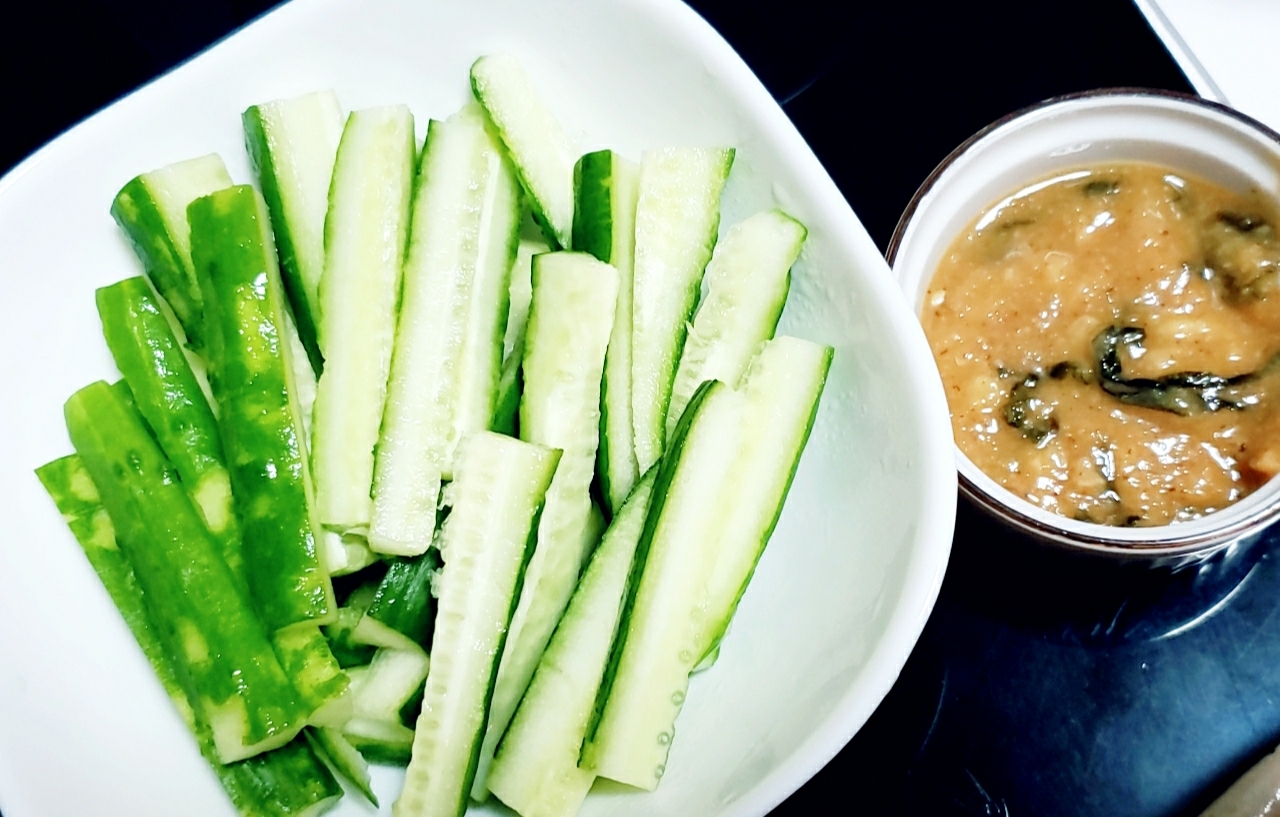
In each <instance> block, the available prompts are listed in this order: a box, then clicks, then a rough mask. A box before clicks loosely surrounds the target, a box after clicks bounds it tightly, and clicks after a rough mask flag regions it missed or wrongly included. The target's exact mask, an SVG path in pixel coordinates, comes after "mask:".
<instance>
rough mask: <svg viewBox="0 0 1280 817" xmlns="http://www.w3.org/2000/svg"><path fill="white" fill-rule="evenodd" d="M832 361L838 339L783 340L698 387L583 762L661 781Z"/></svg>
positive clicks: (645, 781) (645, 542)
mask: <svg viewBox="0 0 1280 817" xmlns="http://www.w3.org/2000/svg"><path fill="white" fill-rule="evenodd" d="M830 362H831V349H830V347H825V346H820V345H818V344H815V343H810V342H809V341H802V340H797V339H795V338H786V337H784V338H777V339H775V340H773V341H770V342H769V343H767V344H765V346H764V348H763V349H762V350H761V352H760V355H759V357H758V358H757V360H756V362H755V364H753V366H752V369H751V371H750V374H749V375H748V377H747V380H746V383H745V384H744V386H743V388H742V389H741V390H739V391H734V390H733V389H730V388H729V387H728V386H726V385H725V384H723V383H721V382H719V381H711V382H709V383H706V384H704V385H703V386H701V387H699V390H698V391H697V392H695V394H694V398H693V399H692V400H691V401H690V403H689V407H688V408H687V409H686V411H685V413H684V416H683V417H682V418H681V420H680V422H679V423H678V424H677V426H676V433H675V436H674V438H673V440H672V447H671V448H670V450H669V451H668V453H667V454H666V455H665V456H664V457H663V460H662V465H661V470H660V472H659V475H658V482H657V485H656V486H655V487H654V499H653V501H652V504H651V507H650V511H649V518H648V520H647V521H646V524H645V534H644V538H642V540H641V543H640V546H639V548H638V549H637V555H636V561H635V572H636V573H638V579H637V580H635V581H634V582H633V584H632V586H631V588H630V590H629V596H628V599H627V603H626V606H625V607H624V612H623V622H624V623H623V625H622V628H621V629H620V631H619V638H618V640H617V642H615V644H614V647H613V651H612V654H611V656H610V666H609V668H608V669H607V670H606V673H605V681H604V683H603V684H602V686H601V695H600V696H599V698H598V699H599V700H600V701H603V706H602V707H601V714H600V718H599V721H598V723H597V724H596V727H595V729H594V730H593V731H594V734H593V735H592V736H591V738H590V740H589V742H588V744H587V746H586V748H585V749H584V751H583V757H582V764H583V766H584V767H585V768H589V769H593V770H594V771H595V772H596V773H597V774H599V775H600V776H602V777H608V778H611V779H613V780H618V781H620V782H623V783H627V784H629V785H633V786H638V787H640V788H644V789H653V788H654V787H656V786H657V785H658V782H659V780H660V779H661V777H662V773H663V771H664V769H665V764H666V757H667V753H668V751H669V749H670V745H671V740H672V738H673V736H674V734H675V728H674V727H675V719H676V716H677V715H678V714H679V712H680V708H681V706H682V705H683V703H684V697H685V693H686V691H687V688H688V683H689V675H690V673H691V672H693V671H694V670H695V669H696V668H697V667H698V666H699V665H700V664H702V662H703V660H704V659H705V658H707V657H708V656H709V655H710V654H712V653H713V652H714V649H715V647H716V645H717V644H718V640H719V638H720V636H721V635H723V633H724V631H725V628H726V627H727V626H728V621H729V618H730V617H731V616H732V614H733V611H734V608H735V607H736V606H737V601H738V598H739V597H740V596H741V594H742V591H743V589H744V588H745V586H746V583H747V581H748V580H749V578H750V576H751V572H752V571H753V570H754V568H755V564H756V561H757V560H758V559H759V557H760V554H761V552H762V551H763V549H764V546H765V543H766V542H767V540H768V537H769V534H770V533H771V532H772V530H773V526H774V524H775V523H776V521H777V517H778V513H779V512H780V510H781V507H782V503H783V500H784V499H785V498H786V493H787V489H788V487H789V486H790V484H791V478H792V475H793V474H794V472H795V468H796V464H797V462H798V460H799V456H800V452H801V451H802V450H803V448H804V443H805V441H806V440H807V438H808V434H809V429H810V427H811V426H812V422H813V417H814V413H815V411H816V408H817V403H818V399H819V397H820V396H821V393H822V385H823V382H824V381H825V378H826V373H827V369H828V367H829V365H830Z"/></svg>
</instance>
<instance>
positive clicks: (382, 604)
mask: <svg viewBox="0 0 1280 817" xmlns="http://www.w3.org/2000/svg"><path fill="white" fill-rule="evenodd" d="M439 569H440V552H439V551H438V550H436V549H435V548H431V549H429V550H428V551H427V552H426V553H424V554H422V555H421V556H417V557H412V558H407V559H394V560H392V561H391V563H390V565H389V566H388V568H387V573H386V575H385V576H383V578H382V581H381V582H380V583H379V584H378V589H377V590H376V591H375V593H374V597H373V603H372V604H370V605H369V610H368V612H367V613H366V615H367V616H369V618H371V619H373V620H375V621H380V622H382V623H383V624H385V625H387V626H388V627H390V628H391V629H393V630H396V631H397V632H399V633H402V634H403V635H404V636H406V637H407V638H408V639H409V640H410V641H413V642H414V643H415V644H418V645H420V646H421V647H422V648H423V649H424V650H430V649H431V625H432V623H433V622H434V621H435V598H434V597H433V596H432V595H431V579H432V576H433V575H434V574H435V573H436V572H437V571H438V570H439Z"/></svg>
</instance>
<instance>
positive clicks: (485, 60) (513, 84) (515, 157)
mask: <svg viewBox="0 0 1280 817" xmlns="http://www.w3.org/2000/svg"><path fill="white" fill-rule="evenodd" d="M471 90H472V91H473V92H474V93H475V97H476V99H478V100H479V101H480V104H481V105H483V106H484V109H485V111H487V112H488V114H489V118H490V119H491V120H492V121H493V124H494V126H495V127H496V129H497V131H498V135H499V136H501V137H502V143H503V144H504V145H506V148H507V152H508V153H509V154H510V155H511V161H512V162H513V163H515V167H516V172H517V173H518V174H519V175H520V181H521V182H522V183H523V184H524V189H525V190H526V191H527V192H528V194H529V199H530V202H531V203H532V205H533V215H534V218H535V219H536V220H537V221H538V223H539V224H540V225H541V226H542V229H543V232H545V233H546V235H547V240H548V241H551V242H553V243H554V244H555V245H556V248H557V249H559V248H564V249H568V248H569V246H570V242H571V240H572V238H573V163H574V161H575V160H576V159H577V158H578V153H577V150H576V149H575V148H574V146H573V142H572V140H570V139H569V135H568V134H567V133H565V131H564V128H562V127H561V126H560V123H559V122H557V121H556V118H555V116H554V115H553V114H552V113H551V109H550V108H548V107H547V105H546V103H545V102H544V101H543V100H542V97H541V96H539V94H538V90H537V89H536V88H535V87H534V86H533V83H532V82H530V80H529V76H528V75H527V74H526V73H525V71H524V68H523V67H522V66H521V65H520V63H519V61H517V60H516V58H515V57H513V56H511V55H510V54H494V55H492V56H487V57H481V58H480V59H478V60H476V61H475V63H474V64H473V65H472V66H471Z"/></svg>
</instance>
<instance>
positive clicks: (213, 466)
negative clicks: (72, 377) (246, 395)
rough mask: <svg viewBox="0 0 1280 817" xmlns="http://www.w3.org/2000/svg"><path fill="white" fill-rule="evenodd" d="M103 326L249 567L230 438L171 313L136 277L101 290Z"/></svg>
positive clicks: (208, 514)
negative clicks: (229, 459)
mask: <svg viewBox="0 0 1280 817" xmlns="http://www.w3.org/2000/svg"><path fill="white" fill-rule="evenodd" d="M97 303H98V314H99V315H100V316H101V317H102V331H103V334H104V335H105V336H106V339H107V346H108V348H110V349H111V356H112V357H114V358H115V361H116V366H117V368H119V369H120V372H121V373H122V374H123V375H124V378H125V381H126V382H128V384H129V390H130V391H131V392H132V394H133V397H134V400H135V402H136V404H137V407H138V410H139V411H140V412H141V413H142V416H143V417H144V418H146V421H147V424H148V425H149V426H150V427H151V430H152V432H153V433H154V434H155V436H156V441H157V442H159V443H160V448H161V450H163V451H164V453H165V456H167V457H168V458H169V460H170V461H171V462H172V463H173V465H174V468H175V469H177V471H178V476H179V477H181V479H182V482H183V484H184V485H185V486H186V487H187V491H188V493H190V494H191V499H192V500H193V501H194V502H195V505H196V509H197V510H199V511H200V514H201V516H203V517H204V521H205V524H206V525H207V526H208V528H209V532H210V533H212V534H213V535H214V537H215V538H216V539H217V540H218V543H219V544H220V545H221V547H222V557H223V559H224V560H226V562H227V564H228V565H229V566H230V567H231V569H232V572H234V573H236V574H238V575H243V566H242V564H241V554H240V526H239V523H238V522H237V520H236V515H235V506H234V503H233V500H232V496H231V478H230V476H229V475H228V474H227V469H226V466H225V465H224V463H223V458H222V440H221V438H220V436H219V434H218V423H217V420H216V419H214V416H213V410H212V409H211V408H210V407H209V402H208V400H206V399H205V396H204V392H203V391H202V390H201V388H200V384H199V382H198V381H197V380H196V376H195V373H194V372H193V371H192V369H191V365H190V364H189V363H188V361H187V357H186V355H185V354H184V353H183V351H182V348H181V346H180V345H179V344H178V340H177V338H176V337H174V334H173V330H172V329H171V328H170V327H169V321H168V319H167V318H165V316H164V313H163V312H161V310H160V305H159V303H158V302H157V301H156V298H155V296H153V295H152V294H151V287H150V285H148V284H147V282H146V280H145V279H143V278H128V279H125V280H124V281H120V282H118V283H115V284H112V285H111V286H107V287H103V288H101V289H99V290H98V292H97Z"/></svg>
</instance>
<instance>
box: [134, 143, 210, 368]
mask: <svg viewBox="0 0 1280 817" xmlns="http://www.w3.org/2000/svg"><path fill="white" fill-rule="evenodd" d="M231 183H232V182H231V176H230V175H229V174H228V173H227V168H226V166H225V165H224V164H223V163H222V159H221V158H220V157H219V156H218V155H217V154H210V155H208V156H201V157H200V158H198V159H190V160H188V161H185V162H176V163H174V164H171V165H167V166H165V167H162V168H160V169H159V170H154V171H151V172H150V173H143V174H142V175H140V176H136V177H135V178H133V179H132V180H130V181H129V182H128V183H127V184H126V185H125V186H124V187H123V188H122V189H121V190H120V192H119V193H117V194H116V197H115V200H114V201H113V202H112V203H111V216H112V218H114V219H115V221H116V223H117V224H118V225H120V228H121V229H122V230H123V231H124V233H125V236H126V237H127V238H128V239H129V242H130V244H132V245H133V249H134V252H135V253H136V254H137V256H138V259H139V260H140V261H141V262H142V267H143V269H144V270H145V271H146V273H147V277H148V278H150V279H151V282H152V283H153V284H155V287H156V291H157V292H159V293H160V296H161V297H162V298H164V299H165V301H166V302H168V304H169V307H170V308H171V309H172V310H173V313H174V316H175V317H177V319H178V322H179V323H180V324H181V325H182V330H183V332H184V333H185V334H186V336H187V342H188V343H189V344H190V345H191V348H193V349H196V350H199V349H202V348H203V346H204V332H203V320H204V315H203V309H202V304H201V293H200V288H199V285H198V284H197V283H196V279H195V273H194V272H193V271H192V267H191V243H190V237H189V233H188V227H187V222H186V209H187V204H188V203H189V202H191V201H192V200H193V199H196V198H198V197H200V196H203V195H205V194H207V193H212V192H213V191H215V190H221V189H222V188H224V187H230V186H231Z"/></svg>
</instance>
